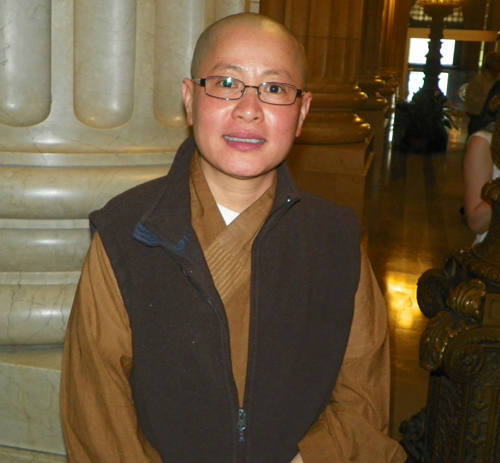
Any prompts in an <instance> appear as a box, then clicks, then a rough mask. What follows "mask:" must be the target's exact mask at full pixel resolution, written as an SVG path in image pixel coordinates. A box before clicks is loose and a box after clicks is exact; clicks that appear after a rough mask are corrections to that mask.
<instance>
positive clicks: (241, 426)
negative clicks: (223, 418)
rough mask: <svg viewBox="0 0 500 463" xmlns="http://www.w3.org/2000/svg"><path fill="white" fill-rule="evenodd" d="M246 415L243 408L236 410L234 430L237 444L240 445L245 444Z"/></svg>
mask: <svg viewBox="0 0 500 463" xmlns="http://www.w3.org/2000/svg"><path fill="white" fill-rule="evenodd" d="M246 421H247V414H246V413H245V410H243V408H240V409H239V410H238V424H237V425H236V428H237V429H238V436H239V437H238V442H239V443H240V444H244V443H245V429H246V428H247V423H246Z"/></svg>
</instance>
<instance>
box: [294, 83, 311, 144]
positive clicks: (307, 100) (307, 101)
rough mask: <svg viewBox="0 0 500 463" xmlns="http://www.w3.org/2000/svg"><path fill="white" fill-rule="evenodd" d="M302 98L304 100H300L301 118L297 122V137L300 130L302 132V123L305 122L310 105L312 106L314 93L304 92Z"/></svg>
mask: <svg viewBox="0 0 500 463" xmlns="http://www.w3.org/2000/svg"><path fill="white" fill-rule="evenodd" d="M301 100H302V101H301V102H300V114H299V120H298V122H297V130H296V132H295V136H296V137H298V136H299V135H300V132H302V124H303V123H304V120H305V118H306V116H307V113H308V112H309V107H310V106H311V101H312V93H311V92H306V93H304V95H302V98H301Z"/></svg>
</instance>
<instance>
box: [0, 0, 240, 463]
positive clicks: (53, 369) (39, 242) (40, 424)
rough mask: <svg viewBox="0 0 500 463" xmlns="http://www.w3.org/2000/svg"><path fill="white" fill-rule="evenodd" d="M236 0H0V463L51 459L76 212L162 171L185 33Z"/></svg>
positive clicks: (79, 254) (177, 103) (77, 246)
mask: <svg viewBox="0 0 500 463" xmlns="http://www.w3.org/2000/svg"><path fill="white" fill-rule="evenodd" d="M245 4H246V2H245V0H221V1H217V0H185V1H182V2H178V1H174V0H141V1H138V0H55V1H50V0H0V28H1V30H2V34H0V50H1V51H0V55H1V59H0V61H1V63H2V66H0V187H1V190H0V191H1V194H0V387H1V389H2V394H0V410H1V413H0V461H9V462H13V463H14V462H17V461H28V460H29V461H34V460H36V461H44V462H45V461H64V453H65V449H64V443H63V440H62V434H61V428H60V424H59V412H58V397H57V395H58V387H59V365H60V359H61V343H62V342H63V339H64V333H65V327H66V323H67V319H68V316H69V312H70V307H71V303H72V299H73V295H74V291H75V288H76V283H77V281H78V277H79V272H80V268H81V265H82V262H83V259H84V256H85V253H86V250H87V248H88V245H89V242H90V235H89V231H88V221H87V216H88V214H89V212H90V211H92V210H94V209H96V208H99V207H101V206H103V205H104V204H105V202H106V201H107V200H108V199H110V198H111V197H112V196H114V195H116V194H118V193H120V192H122V191H123V190H125V189H127V188H129V187H131V186H133V185H136V184H138V183H142V182H145V181H147V180H150V179H153V178H155V177H158V176H160V175H164V174H165V173H166V172H168V169H169V167H170V165H171V162H172V159H173V154H174V153H175V151H176V149H177V147H178V146H179V144H180V143H181V142H182V140H183V139H184V138H185V137H186V136H187V135H188V133H189V131H188V127H187V124H186V121H185V117H184V109H183V105H182V99H181V92H180V87H181V82H182V78H183V77H185V76H188V75H189V68H190V61H191V55H192V52H193V49H194V45H195V43H196V39H197V37H198V35H199V34H200V32H201V31H202V30H203V29H204V28H205V27H206V26H207V25H208V24H209V23H211V22H213V21H214V20H216V19H219V18H220V17H223V16H226V15H228V14H231V13H236V12H241V11H244V9H245ZM42 346H43V347H42ZM14 448H15V449H25V450H22V451H21V450H19V451H18V450H16V451H14V450H12V449H14ZM37 452H44V454H46V456H44V457H43V458H42V457H40V455H39V454H38V453H37ZM50 454H52V456H51V455H50Z"/></svg>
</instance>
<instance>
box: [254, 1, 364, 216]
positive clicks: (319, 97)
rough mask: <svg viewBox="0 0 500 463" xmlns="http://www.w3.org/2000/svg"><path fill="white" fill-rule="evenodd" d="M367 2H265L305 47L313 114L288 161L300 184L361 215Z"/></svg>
mask: <svg viewBox="0 0 500 463" xmlns="http://www.w3.org/2000/svg"><path fill="white" fill-rule="evenodd" d="M363 3H364V2H363V0H350V1H345V0H300V1H299V0H261V3H260V11H261V13H264V14H267V15H269V16H272V17H273V18H275V19H277V20H279V21H281V22H283V23H284V24H285V25H286V26H288V27H289V28H290V29H291V30H292V32H293V33H294V34H295V35H296V36H297V37H298V38H299V40H300V41H301V42H302V43H303V44H304V47H305V49H306V53H307V63H308V71H309V81H308V84H307V88H308V90H310V91H312V92H313V101H312V105H311V111H310V113H309V115H308V117H307V119H306V122H305V124H304V128H303V132H302V135H301V136H300V137H299V139H298V140H297V144H296V145H295V147H294V150H293V151H292V154H291V156H290V165H291V167H292V170H293V171H294V175H295V177H296V179H297V182H298V184H299V185H300V186H301V187H302V188H304V189H306V190H309V191H311V192H314V193H317V194H319V195H321V196H324V197H326V198H328V199H331V200H334V201H336V202H338V203H341V204H345V205H349V206H352V207H354V208H355V209H356V210H357V212H358V213H359V214H360V215H361V211H362V203H363V196H364V177H365V175H366V171H367V170H368V166H369V163H370V162H371V154H370V151H371V150H370V148H369V141H368V139H369V138H370V137H371V129H370V126H369V124H367V123H366V122H365V121H364V120H362V119H361V118H360V117H358V115H357V114H356V112H357V110H358V109H359V108H360V107H361V106H362V105H363V104H364V103H365V102H366V100H367V96H366V94H365V93H363V92H362V91H361V90H360V88H359V87H358V85H357V79H358V67H359V54H360V46H361V33H362V27H361V26H362V23H363Z"/></svg>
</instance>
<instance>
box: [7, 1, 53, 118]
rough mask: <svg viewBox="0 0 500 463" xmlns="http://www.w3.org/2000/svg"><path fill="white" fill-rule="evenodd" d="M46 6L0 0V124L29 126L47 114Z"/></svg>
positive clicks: (48, 10) (48, 49) (48, 21)
mask: <svg viewBox="0 0 500 463" xmlns="http://www.w3.org/2000/svg"><path fill="white" fill-rule="evenodd" d="M50 4H51V2H50V0H1V1H0V30H1V31H2V33H1V34H0V63H1V66H0V124H5V125H7V126H10V127H26V126H31V125H34V124H38V123H40V122H42V121H43V120H45V119H46V118H47V116H48V115H49V113H50V106H51V96H50V93H51V91H50V69H51V68H50V65H51V44H50V39H51V6H50Z"/></svg>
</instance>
